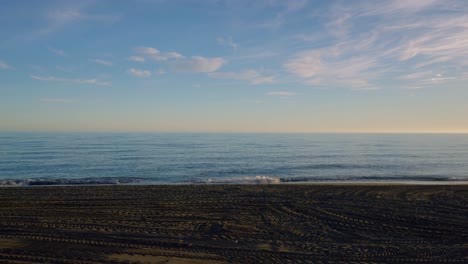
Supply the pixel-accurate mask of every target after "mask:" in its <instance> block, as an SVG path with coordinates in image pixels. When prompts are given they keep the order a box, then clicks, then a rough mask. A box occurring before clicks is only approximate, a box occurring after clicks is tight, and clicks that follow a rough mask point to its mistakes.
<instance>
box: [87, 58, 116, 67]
mask: <svg viewBox="0 0 468 264" xmlns="http://www.w3.org/2000/svg"><path fill="white" fill-rule="evenodd" d="M90 61H91V62H94V63H97V64H101V65H105V66H113V65H114V64H113V63H112V62H111V61H107V60H101V59H91V60H90Z"/></svg>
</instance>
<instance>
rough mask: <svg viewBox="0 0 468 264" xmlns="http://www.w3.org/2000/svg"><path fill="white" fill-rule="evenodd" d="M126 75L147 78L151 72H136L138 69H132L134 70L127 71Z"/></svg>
mask: <svg viewBox="0 0 468 264" xmlns="http://www.w3.org/2000/svg"><path fill="white" fill-rule="evenodd" d="M128 73H129V74H131V75H133V76H136V77H141V78H143V77H149V76H151V72H150V71H147V70H138V69H134V68H131V69H129V70H128Z"/></svg>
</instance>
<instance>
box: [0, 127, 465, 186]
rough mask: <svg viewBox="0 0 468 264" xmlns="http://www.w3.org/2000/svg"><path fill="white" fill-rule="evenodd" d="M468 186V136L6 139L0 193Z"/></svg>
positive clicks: (0, 154) (1, 139)
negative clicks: (142, 187)
mask: <svg viewBox="0 0 468 264" xmlns="http://www.w3.org/2000/svg"><path fill="white" fill-rule="evenodd" d="M389 181H391V182H395V181H397V182H421V183H437V182H464V181H468V134H299V133H298V134H295V133H294V134H293V133H292V134H269V133H267V134H261V133H7V132H3V133H0V185H2V186H24V185H27V186H35V185H75V184H86V185H95V184H237V183H239V184H275V183H300V182H389Z"/></svg>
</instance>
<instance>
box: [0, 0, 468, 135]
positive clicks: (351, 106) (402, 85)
mask: <svg viewBox="0 0 468 264" xmlns="http://www.w3.org/2000/svg"><path fill="white" fill-rule="evenodd" d="M467 84H468V1H466V0H411V1H408V0H369V1H359V0H356V1H344V0H343V1H333V0H331V1H321V0H316V1H313V0H311V1H307V0H289V1H288V0H278V1H276V0H257V1H247V0H245V1H244V0H206V1H198V0H185V1H183V0H179V1H178V0H170V1H169V0H167V1H164V0H135V1H120V0H115V1H114V0H95V1H87V0H83V1H49V0H41V1H39V0H31V1H29V0H28V1H27V0H16V1H13V0H11V1H8V0H3V1H0V131H113V132H114V131H115V132H121V131H122V132H123V131H142V132H151V131H194V132H334V133H341V132H383V133H393V132H410V133H413V132H414V133H419V132H423V133H426V132H427V133H444V132H447V133H468V85H467Z"/></svg>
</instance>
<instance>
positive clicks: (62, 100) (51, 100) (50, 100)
mask: <svg viewBox="0 0 468 264" xmlns="http://www.w3.org/2000/svg"><path fill="white" fill-rule="evenodd" d="M39 101H40V102H43V103H71V102H73V100H70V99H65V98H40V99H39Z"/></svg>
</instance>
